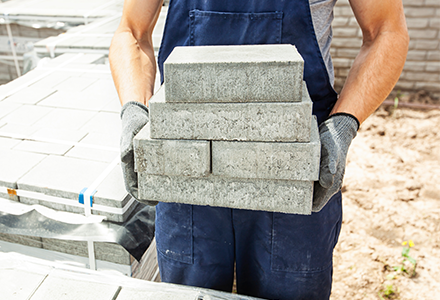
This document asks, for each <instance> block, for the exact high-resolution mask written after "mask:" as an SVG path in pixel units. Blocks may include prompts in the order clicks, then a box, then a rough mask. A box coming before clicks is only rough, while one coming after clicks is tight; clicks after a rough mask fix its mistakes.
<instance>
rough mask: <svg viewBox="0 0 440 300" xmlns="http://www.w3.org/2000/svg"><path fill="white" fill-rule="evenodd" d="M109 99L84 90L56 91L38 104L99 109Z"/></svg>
mask: <svg viewBox="0 0 440 300" xmlns="http://www.w3.org/2000/svg"><path fill="white" fill-rule="evenodd" d="M109 101H110V99H109V98H106V97H102V96H97V95H93V94H90V93H86V92H72V91H65V90H62V91H58V92H56V93H54V94H52V95H50V96H49V97H47V98H46V99H44V100H42V101H41V102H40V103H38V105H39V106H50V107H59V108H73V109H80V110H93V111H99V110H101V109H102V108H104V107H105V106H106V105H107V103H109Z"/></svg>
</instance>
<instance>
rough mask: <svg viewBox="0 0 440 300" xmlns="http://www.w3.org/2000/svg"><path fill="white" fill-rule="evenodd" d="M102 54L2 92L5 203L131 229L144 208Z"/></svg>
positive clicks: (56, 64)
mask: <svg viewBox="0 0 440 300" xmlns="http://www.w3.org/2000/svg"><path fill="white" fill-rule="evenodd" d="M102 58H103V55H102V54H84V55H82V54H68V55H63V56H59V57H57V58H56V59H53V60H52V61H51V62H48V64H46V65H45V66H44V68H39V69H38V70H33V71H31V72H29V73H27V74H25V75H24V76H22V77H20V78H19V79H17V80H14V81H12V82H10V83H9V84H7V85H3V86H2V87H1V88H0V166H1V167H0V197H1V198H3V199H9V200H15V201H19V202H21V203H24V204H40V205H44V206H47V207H50V208H53V209H56V210H60V211H68V212H73V213H80V214H84V213H85V210H84V205H83V204H81V203H79V195H80V193H81V191H82V190H83V189H84V188H87V187H90V186H91V185H93V184H94V183H95V182H96V180H97V179H98V178H100V177H101V179H100V180H99V182H96V184H95V185H96V193H94V198H93V201H94V202H93V206H92V208H91V213H92V214H99V215H103V216H105V217H106V218H107V220H109V221H115V222H124V221H125V220H126V219H127V218H128V217H129V215H130V214H131V213H132V212H133V210H134V209H135V207H136V202H134V201H132V200H131V197H130V196H128V194H127V192H126V190H125V188H124V181H123V177H122V171H121V167H120V165H119V163H118V162H117V161H118V159H119V138H120V126H121V125H120V118H119V112H120V104H119V101H118V96H117V93H116V89H115V87H114V85H113V81H112V79H111V75H110V70H109V67H108V66H107V65H104V64H99V63H95V62H97V61H102Z"/></svg>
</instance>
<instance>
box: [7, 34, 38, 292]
mask: <svg viewBox="0 0 440 300" xmlns="http://www.w3.org/2000/svg"><path fill="white" fill-rule="evenodd" d="M2 27H4V26H2ZM46 276H47V275H46V274H37V273H33V272H28V271H24V270H22V269H20V270H14V269H13V268H7V267H6V268H5V267H3V268H2V271H1V272H0V291H2V299H9V300H28V299H30V298H31V297H32V295H33V293H34V292H35V290H36V289H38V287H39V286H40V284H41V283H42V282H43V280H44V279H45V278H46Z"/></svg>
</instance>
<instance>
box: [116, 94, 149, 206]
mask: <svg viewBox="0 0 440 300" xmlns="http://www.w3.org/2000/svg"><path fill="white" fill-rule="evenodd" d="M121 120H122V132H121V167H122V174H123V175H124V182H125V189H126V190H127V192H128V193H129V194H130V195H131V196H133V197H134V198H136V200H138V201H140V202H142V203H145V204H148V205H156V204H157V203H158V202H157V201H148V200H141V199H139V196H138V182H137V174H136V172H135V171H134V150H133V138H134V137H135V136H136V134H137V133H138V132H139V131H140V130H141V129H142V128H143V127H144V126H145V125H146V124H147V123H148V121H149V113H148V108H147V107H146V106H145V105H143V104H142V103H139V102H135V101H131V102H127V103H125V104H124V106H122V110H121Z"/></svg>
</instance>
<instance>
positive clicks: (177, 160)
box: [133, 124, 211, 177]
mask: <svg viewBox="0 0 440 300" xmlns="http://www.w3.org/2000/svg"><path fill="white" fill-rule="evenodd" d="M133 143H134V151H135V166H136V169H137V172H145V173H146V174H156V175H183V176H192V177H203V176H207V175H208V174H209V173H210V172H211V149H210V148H211V145H210V142H209V141H200V140H199V141H197V140H158V139H155V140H153V139H151V138H150V125H149V124H147V125H146V126H145V127H144V128H143V129H142V130H141V131H140V132H139V133H138V134H137V135H136V137H135V138H134V141H133Z"/></svg>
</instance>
